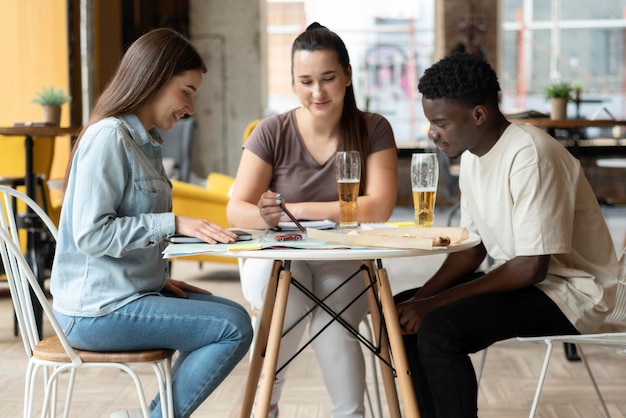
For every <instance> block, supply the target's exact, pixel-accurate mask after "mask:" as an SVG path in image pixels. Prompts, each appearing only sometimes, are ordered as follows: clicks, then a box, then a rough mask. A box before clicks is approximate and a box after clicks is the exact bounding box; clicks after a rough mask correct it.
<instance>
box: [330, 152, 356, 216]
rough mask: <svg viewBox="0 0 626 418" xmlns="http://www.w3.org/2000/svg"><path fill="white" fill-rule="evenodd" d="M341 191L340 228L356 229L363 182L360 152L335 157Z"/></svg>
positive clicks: (340, 154)
mask: <svg viewBox="0 0 626 418" xmlns="http://www.w3.org/2000/svg"><path fill="white" fill-rule="evenodd" d="M335 168H336V172H337V189H338V190H339V228H356V227H358V226H359V223H358V222H357V219H356V210H357V202H356V200H357V197H358V196H359V184H360V182H361V157H360V155H359V152H358V151H339V152H337V155H336V156H335Z"/></svg>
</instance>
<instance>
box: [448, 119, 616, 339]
mask: <svg viewBox="0 0 626 418" xmlns="http://www.w3.org/2000/svg"><path fill="white" fill-rule="evenodd" d="M459 187H460V189H461V207H462V209H461V224H462V225H463V226H466V227H467V228H468V229H469V230H470V231H472V232H475V233H477V234H478V235H480V237H481V239H482V242H483V244H484V246H485V248H486V249H487V253H488V254H489V255H490V256H491V257H492V258H493V259H494V260H495V264H494V268H495V267H497V266H498V265H500V264H502V263H504V262H506V261H508V260H510V259H512V258H514V257H516V256H531V255H542V254H550V255H551V260H550V267H549V269H548V275H547V277H546V279H545V280H543V281H542V282H541V283H538V284H537V285H536V286H537V287H538V288H539V289H541V290H542V291H544V292H545V293H546V294H547V295H548V296H549V297H550V298H551V299H552V300H554V301H555V303H556V304H557V305H559V307H560V308H561V310H562V311H563V313H564V314H565V315H566V316H567V318H568V319H569V320H570V321H571V322H572V324H574V326H575V327H576V328H577V329H578V330H579V331H580V332H582V333H585V332H592V331H594V330H596V329H597V328H598V327H599V326H600V325H601V323H602V321H603V320H604V318H605V316H606V315H607V313H608V311H609V310H610V309H612V307H613V305H614V299H615V291H616V285H617V257H616V255H615V249H614V247H613V241H612V239H611V236H610V233H609V230H608V227H607V225H606V222H605V221H604V217H603V216H602V212H601V210H600V206H599V205H598V202H597V199H596V197H595V195H594V193H593V190H592V189H591V186H590V185H589V182H588V181H587V179H586V178H585V175H584V173H583V171H582V168H581V166H580V162H579V161H578V160H577V159H575V158H574V157H573V156H572V155H571V154H570V153H569V152H568V151H567V150H566V149H565V148H564V147H563V146H562V145H561V144H559V143H558V141H556V140H555V139H554V138H552V137H551V136H549V135H548V134H546V133H545V132H544V131H543V130H541V129H538V128H536V127H533V126H530V125H523V124H511V125H510V126H509V127H508V128H507V129H506V131H505V132H504V133H503V134H502V136H501V137H500V139H499V140H498V142H496V144H495V145H494V146H493V148H492V149H491V150H490V151H489V152H488V153H487V154H485V155H483V156H482V157H477V156H476V155H474V154H471V153H470V152H467V151H466V152H465V153H464V154H463V155H462V158H461V171H460V176H459Z"/></svg>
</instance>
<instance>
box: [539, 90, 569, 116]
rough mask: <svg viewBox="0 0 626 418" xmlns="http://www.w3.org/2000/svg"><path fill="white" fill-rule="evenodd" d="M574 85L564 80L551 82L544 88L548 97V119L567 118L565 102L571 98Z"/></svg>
mask: <svg viewBox="0 0 626 418" xmlns="http://www.w3.org/2000/svg"><path fill="white" fill-rule="evenodd" d="M572 90H574V86H573V85H572V84H571V83H568V82H566V81H560V82H558V83H552V84H550V85H549V86H547V87H546V88H545V90H544V91H545V94H546V97H547V98H548V99H550V119H565V118H567V102H568V101H569V100H570V99H571V98H572Z"/></svg>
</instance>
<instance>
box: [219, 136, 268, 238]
mask: <svg viewBox="0 0 626 418" xmlns="http://www.w3.org/2000/svg"><path fill="white" fill-rule="evenodd" d="M272 172H273V169H272V166H271V165H270V164H268V163H266V162H265V161H263V160H262V159H261V158H259V157H258V156H256V155H255V154H254V153H253V152H251V151H249V150H247V149H245V148H244V150H243V153H242V154H241V160H240V161H239V168H238V169H237V176H236V177H235V184H234V185H233V192H232V195H231V197H230V200H229V201H228V205H227V206H226V214H227V216H228V223H229V224H230V225H231V226H235V227H239V228H254V229H265V228H267V227H268V226H275V225H276V224H278V220H279V219H280V211H276V210H275V209H274V210H273V211H271V213H269V212H270V211H269V209H268V210H267V211H266V212H268V213H267V215H266V216H269V217H270V218H268V221H267V222H270V223H267V222H266V220H264V218H263V217H262V216H261V210H260V208H259V200H260V198H261V196H262V195H263V194H264V193H265V192H267V190H268V187H269V184H270V181H271V179H272ZM274 200H275V199H274ZM276 207H277V208H278V206H276ZM279 209H280V208H279ZM271 223H273V225H271Z"/></svg>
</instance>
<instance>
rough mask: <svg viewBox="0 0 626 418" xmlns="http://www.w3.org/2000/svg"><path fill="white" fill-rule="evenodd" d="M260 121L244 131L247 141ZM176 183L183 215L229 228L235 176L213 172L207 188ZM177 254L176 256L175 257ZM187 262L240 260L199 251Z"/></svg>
mask: <svg viewBox="0 0 626 418" xmlns="http://www.w3.org/2000/svg"><path fill="white" fill-rule="evenodd" d="M259 122H260V119H255V120H253V121H252V122H250V123H249V124H248V125H247V126H246V129H245V130H244V132H243V142H246V140H247V139H248V136H250V133H251V132H252V130H253V129H254V128H255V127H256V126H257V124H258V123H259ZM171 182H172V206H173V212H174V213H175V214H176V215H180V216H190V217H193V218H203V219H208V220H209V221H211V222H213V223H215V224H217V225H220V226H223V227H224V228H228V227H229V224H228V218H227V216H226V204H228V200H229V199H230V193H231V189H232V187H233V184H234V182H235V178H234V177H231V176H229V175H226V174H221V173H211V174H209V176H208V177H207V184H206V187H201V186H197V185H195V184H190V183H185V182H182V181H178V180H171ZM175 259H176V257H174V258H172V260H175ZM181 259H182V260H187V261H198V262H200V263H202V262H204V261H206V262H222V263H229V264H236V263H237V259H235V258H226V257H219V256H213V255H204V254H198V255H193V256H185V257H184V258H181Z"/></svg>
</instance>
